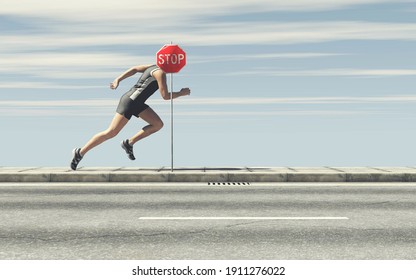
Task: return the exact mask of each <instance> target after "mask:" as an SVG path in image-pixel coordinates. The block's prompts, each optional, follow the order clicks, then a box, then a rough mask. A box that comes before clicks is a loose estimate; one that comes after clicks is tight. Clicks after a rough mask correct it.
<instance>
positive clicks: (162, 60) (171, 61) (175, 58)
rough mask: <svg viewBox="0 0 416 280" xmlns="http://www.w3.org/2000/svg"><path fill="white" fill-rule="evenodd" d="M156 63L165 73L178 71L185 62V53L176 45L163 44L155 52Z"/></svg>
mask: <svg viewBox="0 0 416 280" xmlns="http://www.w3.org/2000/svg"><path fill="white" fill-rule="evenodd" d="M156 64H157V66H159V68H160V69H162V70H163V71H164V72H166V73H178V72H179V71H180V70H181V69H182V68H183V67H184V66H185V64H186V53H185V52H184V51H183V50H182V49H181V48H180V47H179V46H178V45H172V44H171V45H164V46H163V48H161V49H160V50H159V51H158V52H157V53H156Z"/></svg>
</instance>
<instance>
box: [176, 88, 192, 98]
mask: <svg viewBox="0 0 416 280" xmlns="http://www.w3.org/2000/svg"><path fill="white" fill-rule="evenodd" d="M179 95H180V96H185V95H191V90H190V89H189V88H183V89H181V91H180V92H179Z"/></svg>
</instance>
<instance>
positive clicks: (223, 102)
mask: <svg viewBox="0 0 416 280" xmlns="http://www.w3.org/2000/svg"><path fill="white" fill-rule="evenodd" d="M409 102H416V95H392V96H367V97H366V96H360V97H347V96H345V97H341V96H340V97H328V96H322V97H319V96H318V97H253V98H252V97H239V98H232V97H228V98H227V97H224V98H192V97H190V98H188V99H185V98H184V99H181V100H177V101H175V106H184V107H186V106H189V107H191V108H192V109H193V110H195V109H198V107H195V106H200V107H205V108H206V107H210V108H217V107H219V106H229V105H233V106H244V105H279V104H368V103H388V104H391V103H409ZM117 103H118V100H116V98H114V99H105V98H102V99H83V100H0V108H6V107H7V108H11V107H15V108H28V107H30V108H41V109H44V108H48V107H49V108H57V107H68V108H69V107H76V108H91V107H92V108H94V107H98V108H105V107H111V108H113V107H114V106H116V105H117ZM168 103H169V102H167V101H164V100H158V99H150V100H149V101H148V104H149V105H163V104H165V105H166V104H168ZM211 114H212V112H211Z"/></svg>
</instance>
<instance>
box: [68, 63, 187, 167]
mask: <svg viewBox="0 0 416 280" xmlns="http://www.w3.org/2000/svg"><path fill="white" fill-rule="evenodd" d="M138 72H140V73H143V74H142V75H141V77H140V78H139V80H138V81H137V83H136V84H135V85H134V86H133V87H132V88H131V89H130V90H129V91H128V92H126V93H125V94H124V95H123V96H122V97H121V98H120V102H119V104H118V107H117V110H116V112H117V113H116V114H115V116H114V118H113V120H112V122H111V124H110V126H109V127H108V128H107V129H106V130H104V131H102V132H99V133H97V134H96V135H94V136H93V137H92V138H91V139H90V140H89V141H88V142H87V144H85V146H84V147H82V148H75V149H74V150H73V151H72V154H73V158H72V161H71V169H72V170H76V169H77V166H78V164H79V162H80V161H81V159H82V158H83V157H84V156H85V154H86V153H88V151H89V150H91V149H92V148H94V147H96V146H98V145H100V144H101V143H103V142H104V141H106V140H108V139H111V138H113V137H114V136H116V135H117V134H118V133H119V132H120V131H121V130H122V129H123V127H124V126H125V125H126V124H127V123H128V121H129V120H130V118H131V116H135V117H137V118H141V119H143V120H144V121H145V122H147V123H148V125H147V126H145V127H143V129H142V130H141V131H139V132H138V133H137V134H136V135H134V136H133V137H131V138H130V139H126V140H123V141H122V142H121V147H122V148H123V149H124V150H125V151H126V153H127V156H128V158H129V159H131V160H135V159H136V158H135V157H134V153H133V145H134V144H135V143H136V142H137V141H139V140H141V139H143V138H145V137H147V136H149V135H151V134H153V133H155V132H157V131H159V130H160V129H161V128H162V127H163V122H162V120H161V119H160V117H159V116H158V115H157V114H156V113H155V111H153V110H152V108H150V107H149V106H148V105H147V104H146V103H145V102H146V100H147V99H148V98H149V97H150V96H151V95H152V94H153V93H155V92H156V91H157V90H158V89H159V91H160V94H161V95H162V98H163V99H164V100H170V99H171V97H170V93H169V92H168V86H167V83H166V73H165V72H163V70H162V69H160V68H159V67H157V66H156V65H138V66H134V67H132V68H130V69H128V70H127V71H126V72H124V73H123V74H121V75H120V76H119V77H117V78H116V79H115V80H114V81H113V82H112V83H111V84H110V88H111V89H116V88H117V87H118V85H119V83H120V82H121V81H122V80H124V79H126V78H128V77H130V76H133V75H134V74H136V73H138ZM190 94H191V90H190V89H189V88H183V89H181V90H180V91H179V92H173V94H172V95H173V96H172V98H177V97H180V96H186V95H190Z"/></svg>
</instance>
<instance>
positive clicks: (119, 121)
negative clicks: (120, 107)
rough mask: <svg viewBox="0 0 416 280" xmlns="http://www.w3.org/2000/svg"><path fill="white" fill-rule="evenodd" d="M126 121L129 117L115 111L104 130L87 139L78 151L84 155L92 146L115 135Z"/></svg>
mask: <svg viewBox="0 0 416 280" xmlns="http://www.w3.org/2000/svg"><path fill="white" fill-rule="evenodd" d="M128 121H129V119H127V118H126V117H124V116H123V115H121V114H119V113H116V115H115V116H114V118H113V120H112V122H111V124H110V126H109V127H108V128H107V129H106V130H104V131H102V132H99V133H97V134H96V135H94V136H93V137H92V138H91V139H90V141H88V142H87V144H85V146H84V147H82V149H81V151H80V153H81V155H82V156H84V155H85V154H86V153H87V152H88V151H89V150H91V149H92V148H94V147H96V146H98V145H100V144H101V143H103V142H104V141H106V140H108V139H110V138H113V137H114V136H116V135H117V134H118V133H119V132H120V131H121V130H122V129H123V127H124V126H125V125H126V124H127V123H128Z"/></svg>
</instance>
